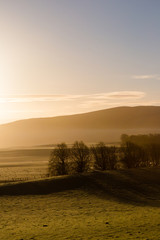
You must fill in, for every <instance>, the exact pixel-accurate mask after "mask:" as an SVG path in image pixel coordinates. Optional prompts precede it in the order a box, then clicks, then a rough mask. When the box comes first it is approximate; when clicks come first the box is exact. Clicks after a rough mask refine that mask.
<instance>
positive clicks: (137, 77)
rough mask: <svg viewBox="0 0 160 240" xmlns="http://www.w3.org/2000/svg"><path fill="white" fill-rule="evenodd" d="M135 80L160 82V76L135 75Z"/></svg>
mask: <svg viewBox="0 0 160 240" xmlns="http://www.w3.org/2000/svg"><path fill="white" fill-rule="evenodd" d="M132 78H133V79H156V80H160V74H152V75H134V76H132Z"/></svg>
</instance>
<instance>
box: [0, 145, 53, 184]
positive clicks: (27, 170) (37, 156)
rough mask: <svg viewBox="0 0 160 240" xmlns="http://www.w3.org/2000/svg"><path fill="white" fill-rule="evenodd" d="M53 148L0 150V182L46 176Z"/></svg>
mask: <svg viewBox="0 0 160 240" xmlns="http://www.w3.org/2000/svg"><path fill="white" fill-rule="evenodd" d="M50 152H51V148H26V149H4V150H1V151H0V183H4V182H13V181H26V180H32V179H39V178H44V177H46V174H47V168H48V160H49V156H50Z"/></svg>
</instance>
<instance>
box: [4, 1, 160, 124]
mask: <svg viewBox="0 0 160 240" xmlns="http://www.w3.org/2000/svg"><path fill="white" fill-rule="evenodd" d="M159 12H160V1H159V0H14V1H13V0H0V124H2V123H7V122H11V121H15V120H18V119H25V118H36V117H53V116H59V115H68V114H76V113H83V112H90V111H95V110H100V109H106V108H111V107H118V106H137V105H156V106H160V96H159V92H160V28H159V23H160V14H159Z"/></svg>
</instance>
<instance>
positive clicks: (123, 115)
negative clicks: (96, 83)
mask: <svg viewBox="0 0 160 240" xmlns="http://www.w3.org/2000/svg"><path fill="white" fill-rule="evenodd" d="M159 130H160V107H154V106H145V107H144V106H143V107H117V108H111V109H106V110H100V111H95V112H90V113H84V114H76V115H70V116H61V117H53V118H39V119H28V120H20V121H16V122H12V123H9V124H3V125H0V133H1V134H0V145H1V147H8V146H16V145H18V146H20V145H21V146H23V145H24V146H25V145H38V144H47V143H57V142H60V141H66V142H72V141H75V140H80V139H82V140H84V141H86V142H95V141H96V142H97V141H101V140H103V141H109V142H111V141H118V140H119V137H120V135H121V134H122V133H124V132H125V133H129V132H128V131H130V133H144V132H147V133H150V132H151V133H152V132H156V131H159Z"/></svg>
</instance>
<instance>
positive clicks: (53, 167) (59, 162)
mask: <svg viewBox="0 0 160 240" xmlns="http://www.w3.org/2000/svg"><path fill="white" fill-rule="evenodd" d="M68 158H69V149H68V147H67V145H66V144H65V143H61V144H57V146H56V147H55V148H54V149H53V151H52V152H51V156H50V160H49V175H51V176H53V175H65V174H67V173H68Z"/></svg>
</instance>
